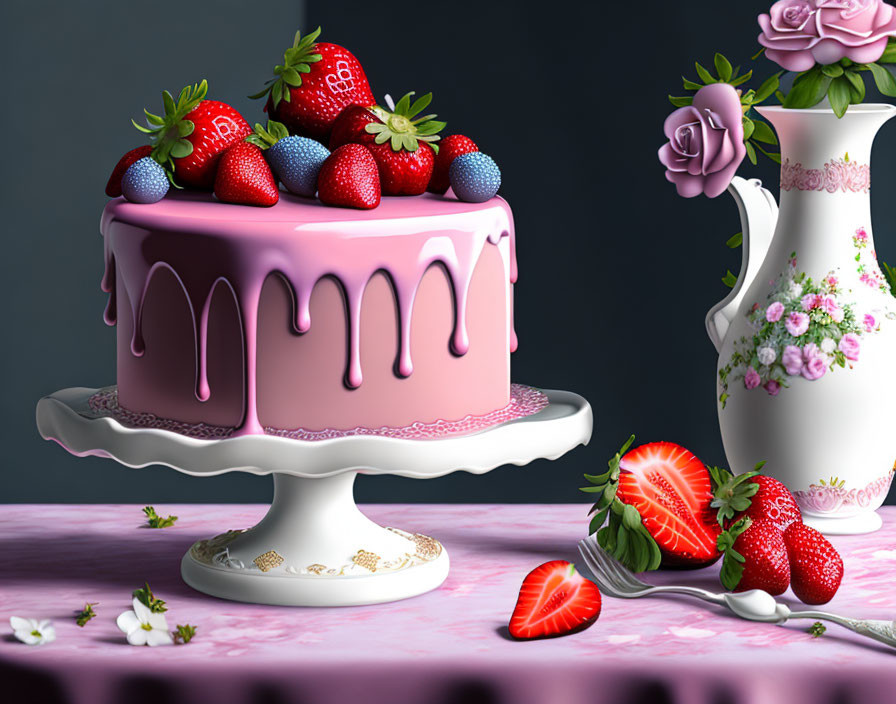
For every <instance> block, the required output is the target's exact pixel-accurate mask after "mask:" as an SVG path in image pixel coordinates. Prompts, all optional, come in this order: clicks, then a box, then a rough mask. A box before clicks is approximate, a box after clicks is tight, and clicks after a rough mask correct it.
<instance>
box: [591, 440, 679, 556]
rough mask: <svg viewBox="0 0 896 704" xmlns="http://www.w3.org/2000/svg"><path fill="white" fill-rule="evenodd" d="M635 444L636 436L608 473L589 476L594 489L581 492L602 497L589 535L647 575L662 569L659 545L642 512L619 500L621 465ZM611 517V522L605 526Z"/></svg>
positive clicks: (604, 547)
mask: <svg viewBox="0 0 896 704" xmlns="http://www.w3.org/2000/svg"><path fill="white" fill-rule="evenodd" d="M634 441H635V436H634V435H632V436H631V437H630V438H629V439H628V440H627V441H626V443H625V444H624V445H623V446H622V447H621V448H620V450H619V452H617V453H616V454H615V455H614V456H613V457H611V458H610V460H609V462H607V466H608V469H607V471H606V472H604V473H603V474H597V475H593V474H586V475H585V479H586V480H587V481H588V482H589V483H590V484H591V486H586V487H582V489H581V490H580V491H584V492H585V493H586V494H599V495H600V496H599V498H598V500H597V502H596V503H595V504H594V506H592V507H591V511H590V512H589V513H593V514H594V516H593V517H592V519H591V523H590V525H589V527H588V533H589V535H590V534H592V533H595V532H596V533H597V542H598V544H599V545H600V546H601V547H602V548H603V549H604V550H606V551H607V552H608V553H610V554H611V555H612V556H613V557H615V558H616V559H617V560H619V561H620V562H621V563H622V564H623V565H625V566H626V567H628V568H629V569H631V570H633V571H635V572H644V571H646V570H655V569H658V568H659V566H660V561H661V560H662V553H661V552H660V548H659V545H657V542H656V540H654V538H653V536H652V535H651V534H650V533H649V532H648V530H647V528H645V527H644V524H643V523H642V521H641V514H640V513H639V512H638V509H636V508H635V507H634V506H631V505H628V504H624V503H622V502H621V501H620V500H619V499H617V498H616V491H617V489H618V488H619V471H620V469H619V464H620V462H621V461H622V457H623V455H625V453H626V452H628V449H629V448H630V447H631V446H632V443H633V442H634ZM608 517H609V521H608V523H607V525H606V526H604V525H603V524H604V522H605V521H607V518H608ZM601 526H603V527H601Z"/></svg>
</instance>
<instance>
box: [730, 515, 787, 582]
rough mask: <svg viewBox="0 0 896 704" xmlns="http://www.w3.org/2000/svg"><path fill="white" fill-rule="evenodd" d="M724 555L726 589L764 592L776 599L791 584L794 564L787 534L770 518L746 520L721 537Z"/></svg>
mask: <svg viewBox="0 0 896 704" xmlns="http://www.w3.org/2000/svg"><path fill="white" fill-rule="evenodd" d="M718 548H719V550H721V551H722V553H723V554H724V557H723V560H722V570H721V572H720V573H719V579H720V580H721V582H722V586H724V587H725V589H728V590H730V591H735V592H745V591H748V590H750V589H762V590H763V591H766V592H768V593H769V594H771V595H773V596H775V595H777V594H783V593H784V592H785V591H787V587H788V586H789V585H790V563H789V561H788V555H787V545H786V544H785V542H784V533H782V532H781V530H780V529H779V528H778V526H776V525H775V524H774V522H773V521H770V520H768V519H766V518H760V519H758V520H755V521H754V520H753V519H751V518H742V519H740V520H739V521H737V522H736V523H735V524H734V525H732V526H731V527H730V528H729V529H728V530H727V531H724V532H723V533H722V534H721V535H719V539H718Z"/></svg>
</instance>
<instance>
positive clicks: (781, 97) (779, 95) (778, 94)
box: [775, 90, 787, 105]
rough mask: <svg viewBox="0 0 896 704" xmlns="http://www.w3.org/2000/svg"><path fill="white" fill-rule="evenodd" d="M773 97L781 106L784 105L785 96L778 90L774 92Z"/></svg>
mask: <svg viewBox="0 0 896 704" xmlns="http://www.w3.org/2000/svg"><path fill="white" fill-rule="evenodd" d="M775 97H776V98H777V99H778V102H779V103H781V104H782V105H783V104H784V101H785V100H786V99H787V96H786V95H784V92H783V91H780V90H776V91H775Z"/></svg>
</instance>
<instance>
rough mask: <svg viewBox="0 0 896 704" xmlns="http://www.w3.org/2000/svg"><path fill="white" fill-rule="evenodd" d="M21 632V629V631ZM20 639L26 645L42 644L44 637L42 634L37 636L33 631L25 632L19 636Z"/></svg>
mask: <svg viewBox="0 0 896 704" xmlns="http://www.w3.org/2000/svg"><path fill="white" fill-rule="evenodd" d="M19 632H20V633H21V631H19ZM18 638H19V640H20V641H22V642H23V643H24V644H25V645H40V644H41V642H42V639H41V637H40V636H36V635H34V634H33V633H31V631H29V632H28V633H25V634H24V635H22V636H19V637H18Z"/></svg>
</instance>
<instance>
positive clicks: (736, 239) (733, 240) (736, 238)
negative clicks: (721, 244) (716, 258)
mask: <svg viewBox="0 0 896 704" xmlns="http://www.w3.org/2000/svg"><path fill="white" fill-rule="evenodd" d="M743 243H744V233H743V232H738V233H737V234H735V235H731V237H729V238H728V241H727V242H725V246H726V247H728V249H737V248H738V247H740V246H741V245H742V244H743Z"/></svg>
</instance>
